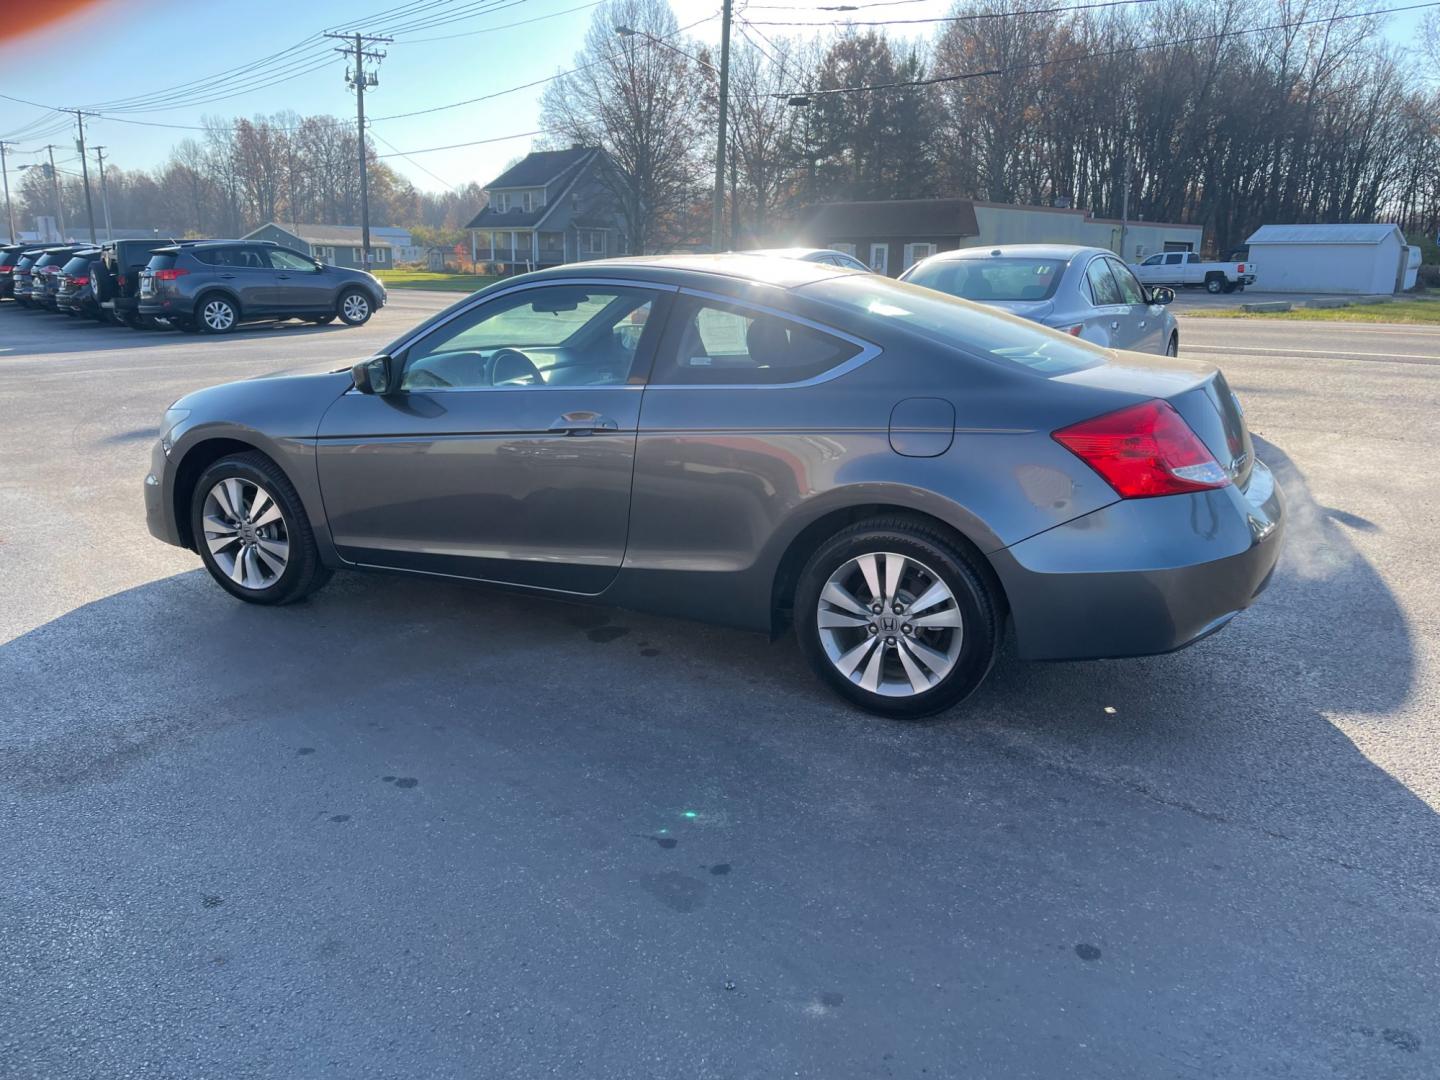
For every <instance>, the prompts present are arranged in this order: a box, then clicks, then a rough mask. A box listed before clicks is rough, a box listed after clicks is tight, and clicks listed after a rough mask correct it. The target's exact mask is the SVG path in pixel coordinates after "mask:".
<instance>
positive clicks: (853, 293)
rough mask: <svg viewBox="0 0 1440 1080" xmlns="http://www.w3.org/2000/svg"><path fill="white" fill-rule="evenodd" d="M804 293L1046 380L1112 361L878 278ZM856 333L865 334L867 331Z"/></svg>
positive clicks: (1020, 322)
mask: <svg viewBox="0 0 1440 1080" xmlns="http://www.w3.org/2000/svg"><path fill="white" fill-rule="evenodd" d="M802 291H803V292H804V294H805V295H806V296H809V297H813V298H814V299H816V300H820V301H823V302H825V303H828V304H830V305H832V306H834V307H839V308H842V309H844V310H846V311H849V312H855V313H858V314H860V315H861V316H862V317H864V318H867V319H871V320H877V319H878V320H880V321H881V322H882V323H886V322H888V323H891V324H893V325H894V326H896V327H900V328H903V329H905V330H909V331H911V332H913V333H916V334H920V335H922V336H924V337H927V338H929V339H930V340H932V341H937V342H939V343H940V344H942V345H952V346H955V347H956V348H960V349H964V350H966V351H968V352H973V353H978V354H979V355H981V356H988V357H990V358H991V359H993V360H1002V361H1008V362H1010V363H1014V364H1020V365H1022V366H1024V367H1027V368H1030V369H1031V370H1032V371H1037V372H1040V373H1041V374H1044V375H1065V374H1068V373H1070V372H1072V371H1083V370H1084V369H1086V368H1092V367H1099V366H1100V365H1101V364H1104V363H1105V362H1106V359H1107V355H1108V354H1107V353H1106V352H1105V350H1104V349H1101V348H1100V347H1099V346H1096V345H1091V344H1089V343H1088V342H1084V341H1081V340H1080V339H1079V338H1074V337H1070V336H1069V335H1068V334H1062V333H1060V332H1059V331H1056V330H1047V329H1046V328H1044V327H1042V326H1041V325H1040V324H1039V323H1033V322H1029V321H1028V320H1025V319H1021V318H1018V317H1016V316H1014V315H1009V314H1006V313H1005V312H1003V311H998V310H996V309H995V308H987V307H984V306H983V305H981V304H977V303H973V302H970V301H967V300H960V299H956V298H955V297H952V296H947V295H946V294H944V293H941V292H936V291H935V290H933V289H928V288H921V287H919V286H917V285H914V284H912V283H910V282H908V281H891V280H890V279H889V278H882V277H880V276H878V275H875V274H871V275H866V276H862V275H859V274H856V275H854V276H851V275H849V274H846V275H844V276H839V277H833V278H829V279H827V280H825V281H817V282H815V283H814V284H812V285H807V286H804V288H803V290H802ZM857 332H858V333H861V334H862V335H863V333H864V331H863V329H861V330H857Z"/></svg>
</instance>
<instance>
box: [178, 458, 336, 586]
mask: <svg viewBox="0 0 1440 1080" xmlns="http://www.w3.org/2000/svg"><path fill="white" fill-rule="evenodd" d="M190 529H191V535H192V536H193V537H194V538H195V546H196V549H197V550H198V551H199V552H200V558H201V559H202V560H203V561H204V563H205V569H207V570H209V571H210V575H211V576H212V577H213V578H214V579H215V580H216V581H217V582H219V584H220V587H221V588H223V589H224V590H225V591H226V592H228V593H230V594H231V595H232V596H238V597H239V598H240V599H241V600H246V601H248V602H250V603H252V604H289V603H292V602H294V601H296V600H299V599H301V598H303V597H305V596H308V595H309V594H310V593H312V592H314V591H315V590H316V589H318V588H320V586H322V585H324V584H325V582H326V581H328V580H329V579H330V571H329V570H327V569H326V568H325V567H324V566H323V565H322V564H321V562H320V552H319V549H318V548H317V547H316V545H315V533H314V531H313V530H312V529H311V527H310V519H309V518H308V517H307V516H306V514H305V508H304V506H303V505H302V504H301V502H300V496H299V495H298V494H297V493H296V491H295V488H294V486H293V485H292V484H291V483H290V480H289V478H288V477H286V475H285V474H284V473H283V472H282V471H281V470H280V468H279V467H278V466H277V465H276V464H275V463H274V462H273V461H271V460H270V459H269V458H267V457H266V456H265V455H264V454H260V453H245V454H233V455H231V456H229V457H224V458H221V459H220V460H219V461H217V462H215V463H214V464H213V465H211V466H210V467H209V468H207V469H206V470H205V471H204V473H202V474H201V476H200V479H199V480H198V481H197V482H196V484H195V490H194V493H193V495H192V497H191V500H190Z"/></svg>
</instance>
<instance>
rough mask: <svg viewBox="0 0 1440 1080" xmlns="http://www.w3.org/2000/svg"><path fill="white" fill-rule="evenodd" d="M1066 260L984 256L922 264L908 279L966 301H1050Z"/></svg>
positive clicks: (937, 260) (1063, 271)
mask: <svg viewBox="0 0 1440 1080" xmlns="http://www.w3.org/2000/svg"><path fill="white" fill-rule="evenodd" d="M1066 265H1067V262H1066V260H1064V259H1036V258H1011V257H995V256H990V257H985V258H978V259H936V260H933V261H931V262H926V263H921V264H920V265H919V266H917V267H916V268H915V269H914V270H913V271H912V272H911V273H910V276H909V277H907V278H906V279H905V280H906V281H909V282H913V283H914V284H916V285H924V286H926V287H927V288H930V289H939V290H940V291H941V292H944V293H949V294H950V295H951V296H961V297H964V298H965V299H966V300H978V301H980V302H981V303H984V302H985V301H987V300H1012V301H1015V300H1036V301H1038V300H1049V299H1050V298H1051V297H1052V296H1054V295H1055V290H1056V289H1057V288H1059V286H1060V278H1061V276H1062V275H1063V274H1064V273H1065V267H1066Z"/></svg>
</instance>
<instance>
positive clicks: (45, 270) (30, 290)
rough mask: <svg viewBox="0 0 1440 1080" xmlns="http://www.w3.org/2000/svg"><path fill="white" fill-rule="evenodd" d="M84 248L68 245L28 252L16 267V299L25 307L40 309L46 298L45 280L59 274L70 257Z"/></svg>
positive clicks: (78, 245) (79, 245)
mask: <svg viewBox="0 0 1440 1080" xmlns="http://www.w3.org/2000/svg"><path fill="white" fill-rule="evenodd" d="M82 247H83V245H81V244H67V245H64V246H50V247H43V248H40V249H39V250H38V251H30V252H27V253H26V256H25V258H23V259H21V260H20V262H19V263H17V264H16V266H15V299H16V300H19V301H20V303H21V304H23V305H24V306H25V307H40V306H41V303H42V300H43V298H44V296H45V279H46V278H47V277H49V276H50V275H51V274H58V273H59V272H60V268H61V267H62V266H64V265H65V264H66V263H67V262H69V261H70V256H72V255H74V254H75V253H76V252H77V251H79V250H81V248H82Z"/></svg>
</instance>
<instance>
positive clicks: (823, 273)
mask: <svg viewBox="0 0 1440 1080" xmlns="http://www.w3.org/2000/svg"><path fill="white" fill-rule="evenodd" d="M636 270H641V271H650V272H651V274H652V275H653V276H655V277H656V279H657V280H661V281H671V282H680V281H682V280H683V279H685V278H687V277H690V278H692V279H693V278H695V277H699V278H706V277H709V278H725V279H728V280H730V281H732V282H735V283H739V284H743V283H747V282H750V283H755V284H759V285H774V286H778V287H780V288H782V289H797V288H799V287H800V286H802V285H809V284H811V283H812V282H815V281H824V280H826V279H828V278H833V277H839V276H841V275H846V274H850V273H853V271H850V270H844V269H842V268H840V267H838V266H826V265H825V264H824V263H813V262H803V261H801V260H800V259H784V258H782V259H757V258H755V257H754V256H753V255H751V254H742V253H738V252H727V253H725V254H722V255H640V256H632V257H630V258H625V259H597V260H595V261H593V262H585V263H579V264H574V263H572V264H570V265H568V266H559V267H555V268H554V269H551V270H541V271H539V272H537V273H535V274H528V275H526V277H527V278H534V279H537V280H538V279H541V278H549V277H575V276H577V275H579V276H584V275H587V274H592V273H597V272H598V273H599V274H600V275H602V276H604V277H624V276H625V274H626V272H631V273H633V272H634V271H636Z"/></svg>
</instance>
